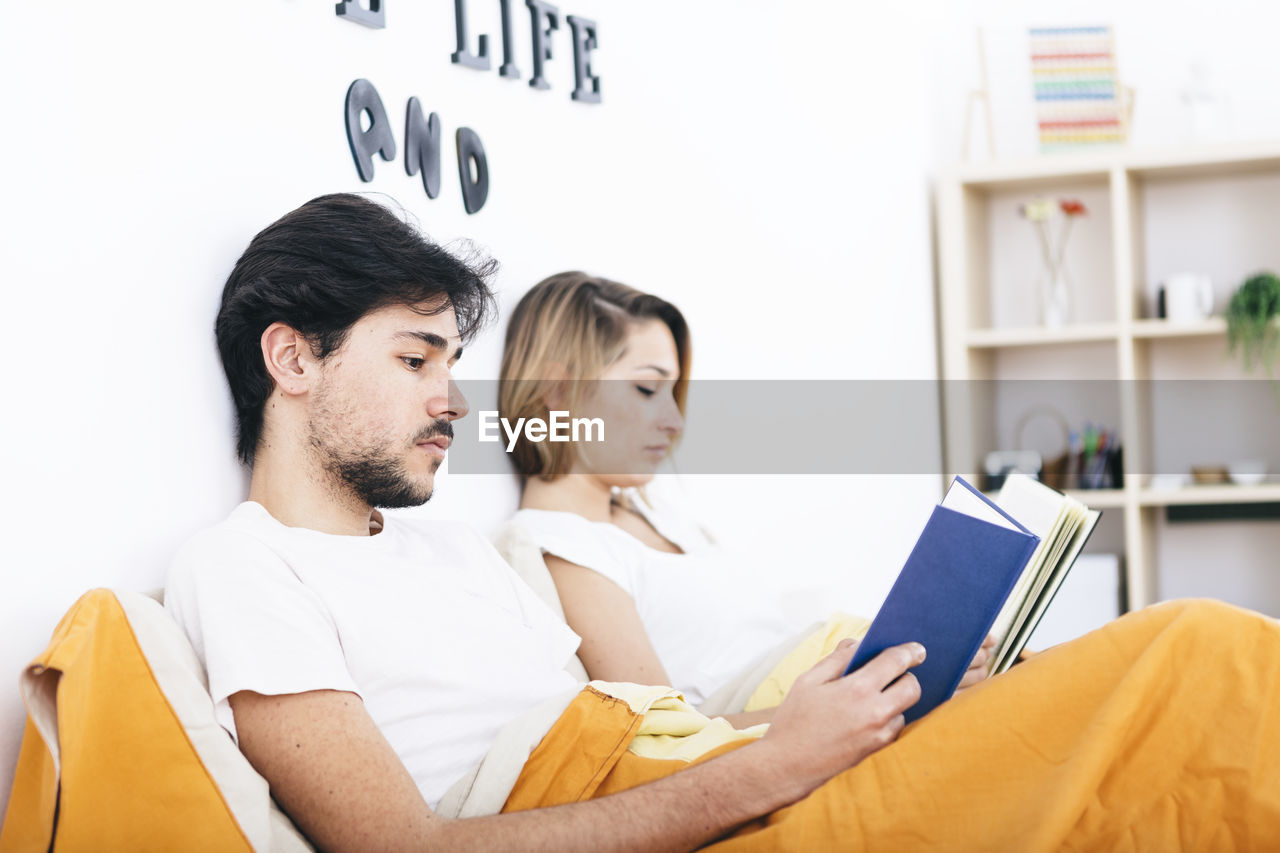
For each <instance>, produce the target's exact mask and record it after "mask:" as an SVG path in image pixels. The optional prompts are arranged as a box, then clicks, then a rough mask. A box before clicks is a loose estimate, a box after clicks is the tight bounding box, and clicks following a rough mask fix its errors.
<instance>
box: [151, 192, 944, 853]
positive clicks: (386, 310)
mask: <svg viewBox="0 0 1280 853" xmlns="http://www.w3.org/2000/svg"><path fill="white" fill-rule="evenodd" d="M485 272H486V269H485V267H484V266H483V265H481V266H479V267H477V266H473V265H468V264H467V263H465V262H463V261H461V260H459V259H457V258H454V257H453V256H451V255H450V254H449V253H447V252H446V251H444V250H443V249H441V248H440V247H439V246H435V245H432V244H430V243H428V242H426V241H425V240H423V238H422V237H421V236H420V235H419V234H418V233H417V232H416V231H415V230H414V229H413V228H411V227H410V226H408V225H406V224H405V223H403V222H402V221H400V220H399V219H397V218H396V217H395V216H393V215H392V214H391V213H390V212H389V211H388V210H386V209H384V208H382V207H380V206H378V205H376V204H374V203H372V202H369V201H366V200H363V199H361V198H358V197H355V196H343V195H335V196H326V197H322V198H318V199H315V200H313V201H311V202H308V203H307V204H306V205H303V206H302V207H301V208H299V209H298V210H296V211H294V212H293V213H290V214H288V215H287V216H285V217H283V218H282V219H281V220H279V221H278V222H276V223H275V224H273V225H271V226H269V227H268V228H267V229H265V230H264V231H263V232H262V233H260V234H259V235H258V236H257V237H255V238H254V240H253V242H252V243H251V244H250V246H249V248H248V249H247V250H246V252H245V253H244V255H243V256H242V257H241V258H240V260H239V262H238V263H237V264H236V267H235V270H234V271H233V272H232V274H231V276H230V278H229V279H228V281H227V285H226V288H225V290H224V292H223V300H222V308H221V311H220V312H219V315H218V321H217V337H218V346H219V350H220V353H221V355H222V360H223V365H224V368H225V371H226V374H227V379H228V382H229V384H230V386H231V390H232V395H233V397H234V401H235V406H236V414H237V419H238V450H239V454H240V457H241V459H242V460H243V461H244V462H246V463H247V464H251V465H252V472H253V473H252V479H251V483H250V488H249V502H247V503H245V504H242V505H241V506H240V507H239V508H237V509H236V511H235V513H233V514H232V516H231V518H230V519H228V521H227V522H224V523H223V524H222V525H219V526H218V527H217V528H214V529H213V530H210V531H206V532H205V533H203V534H201V535H200V536H197V537H196V538H195V539H193V540H192V541H191V542H190V543H188V544H187V546H186V547H185V548H184V549H183V551H182V552H181V553H180V554H179V556H178V558H177V560H176V562H175V566H174V569H173V572H172V573H171V577H170V583H169V589H168V592H167V595H166V601H167V604H168V607H169V609H170V611H171V612H172V613H173V614H174V616H175V617H176V618H177V620H178V621H179V623H180V624H182V625H183V627H184V629H185V630H186V631H187V633H188V634H189V635H190V636H191V639H192V641H193V644H194V645H195V647H196V650H197V653H198V654H199V655H200V657H201V659H202V661H203V662H204V664H205V666H206V668H207V670H208V674H209V680H210V689H211V691H212V693H213V698H214V700H215V702H216V703H217V706H218V714H219V717H220V720H221V721H222V723H223V724H224V725H225V726H226V727H227V728H228V730H229V731H232V732H233V733H234V734H235V735H236V736H237V739H238V742H239V745H240V747H241V749H242V750H243V751H244V753H245V755H246V756H247V757H248V758H249V760H250V762H252V763H253V765H254V766H255V768H257V769H258V771H259V772H260V773H262V775H263V776H264V777H266V779H267V780H268V781H269V782H270V784H271V789H272V793H273V795H274V796H275V797H276V799H277V800H278V801H279V802H280V803H281V805H282V806H283V807H284V809H285V810H286V811H287V812H288V813H289V814H290V815H291V817H293V819H294V820H295V822H296V823H297V824H298V825H299V826H300V827H301V828H302V829H303V831H304V832H306V833H307V835H308V836H309V837H310V838H311V839H312V840H313V841H314V842H315V843H316V844H317V845H318V846H320V847H322V848H324V849H352V850H371V849H377V848H386V849H392V850H407V849H413V848H414V847H417V846H423V847H425V846H428V845H432V846H435V845H440V846H448V845H450V844H456V845H457V846H466V847H468V848H471V849H475V848H477V847H483V848H488V847H495V846H513V845H515V844H517V843H518V844H519V845H520V846H521V847H548V848H554V849H558V850H568V849H578V848H581V849H590V850H600V849H609V848H611V847H614V846H616V847H618V848H636V847H644V848H648V849H658V848H668V847H669V848H671V849H683V848H689V847H693V846H696V845H698V844H700V843H703V842H706V841H709V840H711V839H713V838H715V837H717V836H719V835H721V834H723V833H724V832H726V831H728V830H730V829H732V828H733V827H735V826H737V825H739V824H741V823H743V822H744V821H747V820H749V819H751V818H754V817H757V816H759V815H762V814H765V813H768V812H771V811H773V810H775V809H777V808H779V807H781V806H784V805H786V804H788V803H790V802H793V801H794V800H796V799H798V798H800V797H802V796H804V795H805V794H807V793H808V792H809V791H811V790H812V789H813V788H815V787H816V786H817V785H819V784H821V783H822V782H823V781H824V780H825V779H827V778H829V777H830V776H832V775H834V774H835V773H837V772H839V771H841V770H843V769H845V768H847V767H850V766H852V765H853V764H855V763H856V762H857V761H858V760H859V759H861V758H862V757H863V756H865V755H867V754H868V753H870V752H872V751H874V750H875V749H878V748H879V747H881V746H883V745H885V744H887V743H889V742H890V741H892V740H893V738H894V737H895V736H896V734H897V732H898V731H899V730H900V729H901V728H902V725H903V722H902V717H901V713H902V711H903V710H905V709H906V708H907V707H908V706H910V705H911V704H912V703H913V702H914V701H915V700H916V698H917V697H918V690H919V688H918V685H917V684H916V682H915V679H914V677H913V676H911V675H910V674H906V675H905V676H904V675H903V674H904V672H906V670H907V668H908V667H910V666H913V665H915V664H917V663H919V662H920V660H922V659H923V650H922V649H921V648H920V647H919V646H904V647H899V648H895V649H892V650H889V651H886V652H885V653H884V654H883V655H881V656H880V658H878V659H877V660H876V661H875V663H874V665H872V666H868V667H867V668H866V669H865V670H863V671H862V672H860V673H859V674H858V675H856V676H854V677H850V678H843V679H841V678H838V677H837V676H839V674H840V672H841V671H842V670H843V666H844V664H845V663H846V662H847V660H848V658H849V656H850V654H851V648H845V649H842V650H841V651H840V652H839V653H838V654H836V655H835V656H833V657H832V658H831V659H829V660H827V661H825V662H824V663H823V665H821V666H819V667H818V668H816V669H815V670H814V671H813V672H812V673H810V674H809V675H808V676H807V677H805V678H804V679H802V681H801V682H800V683H799V684H797V686H796V688H795V690H794V693H793V698H792V699H791V700H790V701H789V702H788V703H787V704H786V705H785V706H783V708H782V709H780V710H779V712H778V715H777V719H776V722H775V723H774V725H773V727H772V730H771V731H770V732H769V734H768V735H767V736H766V737H764V738H763V739H761V740H760V741H758V742H756V743H752V744H750V745H748V746H745V747H742V748H741V749H738V750H736V751H735V752H732V753H730V754H728V755H725V756H723V757H720V758H717V759H715V760H712V761H710V762H707V763H705V764H702V765H699V766H697V767H694V768H691V769H689V770H687V771H685V772H682V773H680V774H678V775H676V776H673V777H671V778H669V779H665V780H662V781H659V782H656V783H654V784H652V785H648V786H644V787H641V788H638V789H636V790H633V791H629V792H625V793H622V794H619V795H617V796H615V797H607V798H604V799H601V800H597V801H594V802H589V803H583V804H579V805H574V806H564V807H559V808H555V809H551V810H542V811H535V812H522V813H518V814H512V815H503V816H499V817H494V818H488V819H474V820H465V821H445V820H443V819H441V818H438V817H437V816H435V815H434V814H433V812H432V809H431V807H430V805H431V803H433V802H435V801H438V800H439V798H440V796H441V795H442V794H443V793H444V791H445V790H446V789H447V788H448V786H449V785H450V784H452V782H453V781H455V780H456V779H458V778H460V777H461V776H462V775H463V774H464V773H465V772H466V771H467V770H468V769H469V767H470V766H471V765H473V764H475V763H476V762H477V761H479V759H480V758H481V757H483V755H484V753H485V751H486V750H487V749H488V745H489V743H490V742H491V741H492V739H493V737H494V735H495V734H496V733H497V731H498V729H500V728H501V727H502V725H503V724H505V723H506V722H507V721H509V720H510V719H512V718H514V717H516V716H518V715H519V714H521V713H522V712H524V711H526V710H528V709H529V708H532V707H534V706H535V705H537V704H538V703H539V702H540V701H542V700H544V699H546V698H548V697H550V696H552V695H555V694H557V693H560V692H563V691H564V690H565V689H566V688H572V687H574V686H575V683H574V682H573V680H572V679H571V677H570V676H569V675H568V674H567V673H566V672H565V670H564V668H563V667H564V665H565V663H566V662H567V660H568V658H569V656H570V655H571V654H572V653H573V652H574V650H575V648H576V645H577V638H576V637H575V636H574V635H573V634H572V633H571V632H570V631H569V630H568V628H567V627H565V626H564V625H563V624H562V623H560V622H559V621H558V620H557V619H556V618H555V617H553V616H552V614H551V613H550V611H548V610H547V609H546V607H545V606H544V605H543V604H542V603H541V602H540V601H539V600H538V599H537V598H536V597H535V596H534V595H533V594H532V593H531V591H529V590H528V589H527V588H526V587H524V585H523V584H522V583H521V582H520V581H518V580H517V579H516V577H515V575H514V573H512V572H510V570H509V569H508V568H507V567H506V566H505V564H503V563H502V562H501V559H500V558H498V557H497V555H496V553H495V552H494V551H493V550H492V549H491V548H490V547H488V545H487V543H485V542H483V541H482V540H480V539H479V537H477V536H476V534H474V533H472V532H470V531H468V530H466V529H465V528H463V527H460V526H456V525H449V524H440V523H436V524H406V523H396V522H395V521H394V520H391V519H384V518H383V517H382V515H381V513H379V512H378V511H377V508H378V507H405V506H415V505H418V504H421V503H423V502H425V501H426V500H428V499H429V498H430V497H431V492H432V487H433V479H434V475H435V472H436V470H437V469H438V468H439V466H440V463H441V461H442V460H443V458H444V455H445V451H446V450H447V448H448V446H449V441H450V437H451V436H452V422H453V421H454V420H456V419H458V418H461V417H463V416H464V415H465V414H466V413H467V408H466V403H465V401H463V399H462V398H461V395H460V394H459V393H458V392H457V389H456V387H454V385H453V384H452V382H451V379H450V368H451V367H452V366H453V364H454V363H455V362H456V361H457V359H458V358H459V357H460V356H461V354H462V343H463V342H464V341H465V340H467V339H468V338H469V337H470V336H471V335H472V334H473V333H474V331H475V330H476V329H477V327H478V326H479V325H480V324H481V323H482V322H483V320H484V318H485V316H486V313H487V312H488V311H489V310H490V306H491V296H490V293H489V291H488V290H487V288H486V285H485V283H484V273H485ZM900 676H902V677H901V678H899V677H900ZM895 680H897V681H896V683H895V684H894V685H893V686H892V687H888V685H889V684H890V683H891V682H895ZM886 687H888V689H886ZM656 815H661V816H662V819H661V820H655V818H654V816H656Z"/></svg>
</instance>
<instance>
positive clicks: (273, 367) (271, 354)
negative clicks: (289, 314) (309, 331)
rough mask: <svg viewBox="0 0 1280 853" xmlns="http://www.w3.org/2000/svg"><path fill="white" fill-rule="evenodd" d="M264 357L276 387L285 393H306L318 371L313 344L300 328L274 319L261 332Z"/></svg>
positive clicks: (294, 394) (293, 394) (295, 394)
mask: <svg viewBox="0 0 1280 853" xmlns="http://www.w3.org/2000/svg"><path fill="white" fill-rule="evenodd" d="M261 345H262V360H263V363H264V364H266V367H267V373H269V374H271V378H272V380H273V381H274V382H275V384H276V387H277V388H279V389H280V391H281V392H282V393H284V394H288V395H290V396H297V395H299V394H305V393H306V392H307V391H308V390H309V389H310V386H311V379H312V378H313V376H314V374H315V370H314V368H315V365H316V359H315V356H313V355H312V353H311V344H310V343H309V342H308V341H307V339H306V338H304V337H303V336H302V334H301V333H300V332H298V330H297V329H294V328H293V327H292V326H287V325H285V324H284V323H272V324H271V325H270V326H267V328H266V329H265V330H264V331H263V332H262V338H261Z"/></svg>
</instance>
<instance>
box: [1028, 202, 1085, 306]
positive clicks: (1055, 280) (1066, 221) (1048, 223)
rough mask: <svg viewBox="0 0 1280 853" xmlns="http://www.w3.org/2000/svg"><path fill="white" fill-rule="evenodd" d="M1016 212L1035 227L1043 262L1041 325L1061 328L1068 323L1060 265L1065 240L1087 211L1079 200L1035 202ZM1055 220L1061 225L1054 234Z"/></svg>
mask: <svg viewBox="0 0 1280 853" xmlns="http://www.w3.org/2000/svg"><path fill="white" fill-rule="evenodd" d="M1018 212H1019V213H1020V214H1021V215H1022V217H1023V218H1024V219H1026V220H1027V221H1028V222H1030V223H1031V224H1032V225H1033V226H1034V227H1035V231H1036V236H1037V237H1038V238H1039V240H1040V257H1041V260H1042V261H1043V262H1044V268H1043V271H1042V280H1041V283H1040V321H1041V322H1042V323H1044V325H1046V326H1062V325H1064V324H1066V323H1067V322H1068V321H1069V320H1070V319H1071V288H1070V286H1069V284H1068V282H1067V271H1066V267H1065V266H1064V263H1063V261H1064V258H1065V257H1066V252H1067V237H1069V236H1070V234H1071V226H1072V224H1073V223H1074V222H1075V220H1076V218H1077V217H1080V216H1085V215H1087V214H1088V211H1087V210H1086V209H1085V206H1084V203H1083V202H1081V201H1080V200H1079V199H1074V198H1064V199H1058V200H1057V201H1055V200H1053V199H1050V198H1037V199H1032V200H1031V201H1028V202H1026V203H1024V204H1022V205H1020V206H1019V208H1018ZM1055 220H1058V221H1059V223H1060V224H1059V225H1058V227H1057V229H1056V234H1055V229H1054V227H1053V222H1054V221H1055ZM1055 236H1056V237H1057V239H1056V240H1055V239H1054V237H1055Z"/></svg>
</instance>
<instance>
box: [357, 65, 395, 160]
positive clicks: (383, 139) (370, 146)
mask: <svg viewBox="0 0 1280 853" xmlns="http://www.w3.org/2000/svg"><path fill="white" fill-rule="evenodd" d="M366 112H367V113H368V114H369V129H368V130H362V129H361V127H360V116H361V114H362V113H366ZM347 142H348V143H350V145H351V156H352V157H354V158H355V161H356V171H357V172H359V173H360V180H362V181H364V182H365V183H368V182H369V181H372V180H373V155H374V154H379V155H381V156H382V159H383V160H386V161H388V162H389V161H391V160H394V159H395V157H396V140H395V138H394V137H393V136H392V135H391V120H390V119H389V118H387V111H386V110H385V109H383V107H382V98H380V97H379V96H378V90H377V89H375V88H373V84H372V83H370V82H369V81H368V80H365V79H364V78H361V79H359V80H356V81H355V82H354V83H352V84H351V87H350V88H349V89H347Z"/></svg>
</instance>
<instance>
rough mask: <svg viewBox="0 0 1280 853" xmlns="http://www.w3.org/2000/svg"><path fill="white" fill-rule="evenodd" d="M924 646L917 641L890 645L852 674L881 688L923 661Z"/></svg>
mask: <svg viewBox="0 0 1280 853" xmlns="http://www.w3.org/2000/svg"><path fill="white" fill-rule="evenodd" d="M924 656H925V650H924V646H922V645H920V644H919V643H903V644H902V645H900V646H891V647H889V648H887V649H885V650H884V651H882V652H881V653H880V654H878V655H876V656H875V657H874V658H872V659H871V660H870V661H868V662H867V665H866V666H864V667H863V668H862V669H860V670H858V671H857V672H855V673H854V674H853V676H854V677H861V678H863V679H866V680H868V681H870V682H871V683H872V684H873V685H874V686H875V688H876V689H877V690H883V689H884V688H885V686H886V685H888V684H890V683H892V682H893V680H894V679H896V678H897V677H898V676H900V675H902V673H904V672H906V671H907V670H908V669H910V668H911V667H913V666H919V665H920V664H922V663H924Z"/></svg>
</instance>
